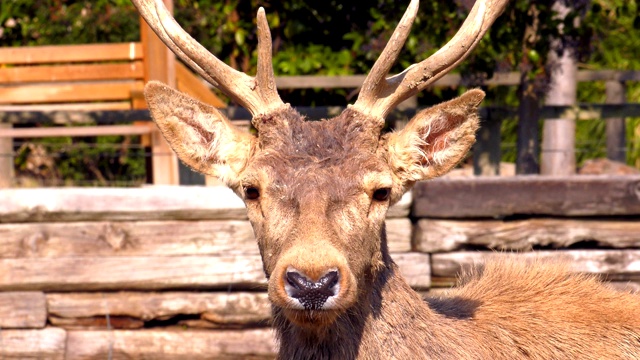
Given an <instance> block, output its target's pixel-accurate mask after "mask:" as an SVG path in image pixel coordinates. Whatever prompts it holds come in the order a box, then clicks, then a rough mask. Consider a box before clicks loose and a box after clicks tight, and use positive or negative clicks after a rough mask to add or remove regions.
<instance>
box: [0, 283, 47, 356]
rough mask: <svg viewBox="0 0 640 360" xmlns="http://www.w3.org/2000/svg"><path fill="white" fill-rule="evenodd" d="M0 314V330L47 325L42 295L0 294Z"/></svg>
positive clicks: (44, 302)
mask: <svg viewBox="0 0 640 360" xmlns="http://www.w3.org/2000/svg"><path fill="white" fill-rule="evenodd" d="M0 314H2V315H1V316H0V328H2V329H20V328H31V329H36V328H43V327H44V326H45V325H46V323H47V304H46V301H45V297H44V293H41V292H37V291H23V292H0ZM0 347H1V346H0ZM0 352H1V350H0Z"/></svg>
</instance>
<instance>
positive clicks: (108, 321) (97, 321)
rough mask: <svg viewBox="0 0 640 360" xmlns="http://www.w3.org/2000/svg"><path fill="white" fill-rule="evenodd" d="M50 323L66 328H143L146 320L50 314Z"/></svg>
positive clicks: (123, 317) (124, 317)
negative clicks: (71, 316)
mask: <svg viewBox="0 0 640 360" xmlns="http://www.w3.org/2000/svg"><path fill="white" fill-rule="evenodd" d="M47 320H48V321H49V324H50V325H52V326H55V327H59V328H62V329H65V330H105V329H142V328H144V321H142V320H140V319H134V318H131V317H126V316H109V317H107V316H96V317H89V318H73V319H69V318H61V317H57V316H49V317H48V318H47Z"/></svg>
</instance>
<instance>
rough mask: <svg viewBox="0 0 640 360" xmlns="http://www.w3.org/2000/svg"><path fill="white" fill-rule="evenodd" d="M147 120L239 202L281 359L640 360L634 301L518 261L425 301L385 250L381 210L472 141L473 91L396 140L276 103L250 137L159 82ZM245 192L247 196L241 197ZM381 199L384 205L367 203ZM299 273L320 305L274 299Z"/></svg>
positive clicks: (373, 126) (359, 119)
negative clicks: (315, 284) (334, 275)
mask: <svg viewBox="0 0 640 360" xmlns="http://www.w3.org/2000/svg"><path fill="white" fill-rule="evenodd" d="M146 94H147V98H148V100H149V104H150V106H151V108H152V113H153V116H154V119H155V120H156V122H157V123H158V126H159V127H160V128H161V129H162V131H163V133H164V134H165V136H166V137H167V139H168V140H169V143H170V144H171V146H173V148H174V150H175V151H176V152H177V153H178V155H179V156H180V158H181V159H182V160H183V161H184V162H185V163H187V164H188V165H190V166H192V167H193V168H194V169H195V170H197V171H202V172H205V173H208V174H211V175H215V176H218V177H220V178H222V179H223V180H224V181H225V182H226V183H227V184H228V185H229V186H230V187H231V188H233V189H234V190H235V191H236V192H237V193H238V194H239V195H240V196H242V197H243V198H245V202H246V204H247V210H248V215H249V219H250V221H251V223H252V225H253V228H254V231H255V235H256V239H257V242H258V246H259V248H260V252H261V255H262V259H263V266H264V271H265V274H266V276H267V277H268V278H269V297H270V299H271V302H272V304H273V313H274V322H275V328H276V330H277V334H278V337H279V338H280V358H282V359H346V360H348V359H394V358H395V359H416V358H428V359H517V358H526V359H614V358H615V359H640V301H639V299H638V298H637V297H635V296H632V295H629V294H622V293H618V292H615V291H613V290H609V289H607V288H606V287H604V286H603V285H601V284H600V283H598V282H597V281H596V280H594V279H592V278H588V277H584V276H580V275H572V274H570V273H569V271H567V269H566V268H565V267H564V266H563V265H560V264H554V263H536V262H533V263H522V262H519V261H515V260H507V261H500V262H494V263H490V264H488V265H487V266H486V267H485V268H484V269H483V270H482V271H476V272H472V273H470V274H468V275H467V277H466V280H465V284H464V285H462V286H461V287H460V288H458V289H456V290H453V291H452V292H451V293H450V295H449V296H448V297H444V298H436V299H429V300H428V301H427V302H425V301H423V299H421V298H420V296H419V295H418V294H417V293H415V292H414V291H413V290H411V289H410V287H409V286H408V285H407V283H406V282H405V281H404V279H402V277H401V276H400V275H399V274H398V269H397V266H396V265H395V264H394V263H393V261H392V260H391V258H390V256H389V252H388V249H387V245H386V233H385V229H384V219H385V215H386V212H387V209H388V208H389V206H390V205H392V204H393V203H394V202H395V201H397V200H399V199H400V197H401V196H402V194H403V192H405V191H406V190H408V189H409V188H410V187H411V186H412V185H413V184H414V183H415V182H416V181H419V180H423V179H428V178H432V177H435V176H439V175H441V174H443V173H445V172H446V171H448V170H449V169H450V168H451V167H453V166H454V165H455V164H456V163H457V162H458V161H460V159H462V157H463V156H464V155H465V154H466V153H467V151H468V149H469V147H470V146H471V145H472V144H473V142H474V133H475V130H476V129H477V127H478V116H477V107H478V105H479V104H480V102H481V100H482V98H483V97H484V94H483V93H482V92H481V91H479V90H472V91H469V92H467V93H466V94H464V95H463V96H461V97H460V98H457V99H454V100H452V101H449V102H446V103H443V104H440V105H438V106H435V107H433V108H431V109H428V110H425V111H423V112H421V113H419V114H418V115H417V116H416V117H415V118H414V119H412V120H411V122H410V123H409V124H408V126H407V127H406V128H405V129H404V130H402V131H400V132H398V133H392V134H387V135H380V125H379V122H376V121H371V119H369V118H367V116H365V115H363V114H361V113H359V112H358V111H356V110H354V109H352V108H350V109H347V110H345V112H343V113H342V114H341V115H340V116H338V117H336V118H334V119H331V120H324V121H305V119H303V118H302V117H301V116H300V115H299V114H298V113H297V112H296V111H295V110H293V109H292V108H290V107H288V106H286V107H283V108H281V109H279V110H278V111H276V112H273V113H269V114H265V115H260V116H258V117H257V118H255V119H254V123H257V124H259V125H260V135H259V137H254V136H251V135H247V134H241V133H239V132H238V131H236V130H234V129H233V128H232V127H231V126H230V124H229V123H228V121H227V120H226V119H224V117H223V116H222V115H221V114H220V113H219V112H218V111H217V110H215V109H213V108H210V107H207V106H205V105H202V104H199V103H197V102H196V101H195V100H190V99H189V100H187V99H186V98H185V97H184V96H183V95H179V94H178V93H177V92H175V91H173V90H171V89H169V88H167V87H166V86H163V85H161V84H158V83H151V84H149V85H148V87H147V91H146ZM247 189H256V190H257V191H259V194H260V196H259V197H258V198H257V199H250V198H248V197H246V195H245V191H247ZM379 189H390V196H389V198H388V199H384V200H376V199H375V198H374V195H373V194H374V193H375V192H376V190H379ZM291 268H293V269H296V270H297V271H299V272H301V273H303V274H305V276H307V277H308V278H310V279H312V280H313V281H317V280H318V279H319V278H320V277H321V276H322V275H323V274H325V273H327V271H338V272H339V274H340V278H339V289H340V290H339V294H338V295H337V296H336V297H335V299H334V302H333V303H332V305H331V306H329V305H327V306H328V307H327V308H323V309H320V310H305V309H302V308H300V307H299V306H298V305H296V303H295V301H294V300H292V298H290V297H289V296H288V295H287V292H286V290H285V283H286V280H285V273H286V272H287V271H289V269H291Z"/></svg>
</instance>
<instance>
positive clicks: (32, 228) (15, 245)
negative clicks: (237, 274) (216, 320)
mask: <svg viewBox="0 0 640 360" xmlns="http://www.w3.org/2000/svg"><path fill="white" fill-rule="evenodd" d="M387 232H388V236H387V243H388V245H389V249H390V251H391V252H408V251H410V250H411V222H410V221H409V219H389V220H387ZM243 254H244V255H257V254H258V246H257V245H256V241H255V238H254V234H253V229H252V227H251V224H249V222H248V221H238V220H228V221H219V220H218V221H216V220H213V221H211V220H209V221H207V220H205V221H172V220H167V221H116V222H72V223H28V224H0V258H20V257H30V258H34V257H65V256H180V255H243Z"/></svg>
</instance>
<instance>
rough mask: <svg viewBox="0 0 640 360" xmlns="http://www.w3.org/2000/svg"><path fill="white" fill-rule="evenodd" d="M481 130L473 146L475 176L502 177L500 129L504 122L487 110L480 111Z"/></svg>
mask: <svg viewBox="0 0 640 360" xmlns="http://www.w3.org/2000/svg"><path fill="white" fill-rule="evenodd" d="M480 117H481V123H480V129H479V130H478V133H477V135H476V143H475V145H474V146H473V174H474V175H480V176H497V175H500V127H501V125H502V121H501V119H499V118H493V117H491V112H490V111H488V109H487V108H482V109H481V110H480Z"/></svg>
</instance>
